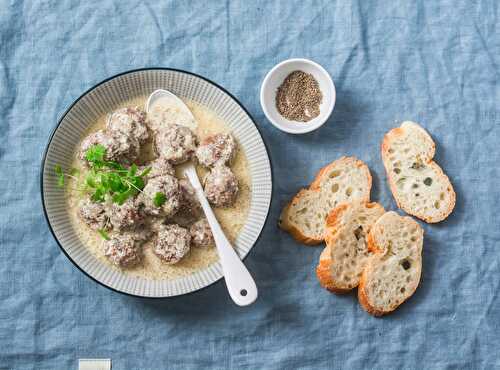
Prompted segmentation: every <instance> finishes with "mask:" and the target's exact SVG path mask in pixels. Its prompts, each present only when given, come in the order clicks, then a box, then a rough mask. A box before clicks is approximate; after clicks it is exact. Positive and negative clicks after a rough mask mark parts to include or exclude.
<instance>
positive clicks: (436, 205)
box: [381, 121, 456, 223]
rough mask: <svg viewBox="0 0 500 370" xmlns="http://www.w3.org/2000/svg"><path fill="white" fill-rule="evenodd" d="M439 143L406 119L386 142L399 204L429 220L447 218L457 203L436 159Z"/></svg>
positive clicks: (388, 168)
mask: <svg viewBox="0 0 500 370" xmlns="http://www.w3.org/2000/svg"><path fill="white" fill-rule="evenodd" d="M435 149H436V145H435V144H434V141H433V140H432V138H431V136H430V135H429V134H428V133H427V131H425V130H424V129H423V128H422V127H420V126H419V125H418V124H417V123H414V122H410V121H406V122H403V124H402V125H401V127H398V128H394V129H392V130H391V131H389V132H388V133H387V134H386V135H385V137H384V140H383V142H382V149H381V151H382V160H383V162H384V167H385V170H386V172H387V178H388V180H389V185H390V187H391V191H392V195H393V196H394V199H395V200H396V203H397V204H398V207H399V208H401V209H402V210H404V211H405V212H407V213H409V214H411V215H413V216H415V217H418V218H420V219H422V220H424V221H425V222H429V223H434V222H439V221H442V220H444V219H445V218H446V217H448V215H449V214H450V213H451V212H452V211H453V208H454V207H455V201H456V195H455V191H454V190H453V186H452V185H451V183H450V180H449V179H448V176H446V174H445V173H444V172H443V170H442V169H441V167H439V166H438V164H437V163H436V162H434V161H433V160H432V158H433V157H434V152H435Z"/></svg>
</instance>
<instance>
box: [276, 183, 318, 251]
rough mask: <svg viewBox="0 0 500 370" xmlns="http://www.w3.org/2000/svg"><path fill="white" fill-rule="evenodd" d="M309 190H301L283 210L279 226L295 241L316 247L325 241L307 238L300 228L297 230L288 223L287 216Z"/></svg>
mask: <svg viewBox="0 0 500 370" xmlns="http://www.w3.org/2000/svg"><path fill="white" fill-rule="evenodd" d="M307 191H308V189H301V190H300V191H299V192H298V193H297V194H296V195H295V196H294V197H293V198H292V200H291V201H290V202H289V203H288V204H287V205H286V206H285V207H284V208H283V211H282V212H281V215H280V218H279V221H278V226H279V227H280V228H281V229H282V230H284V231H287V232H288V233H289V234H290V235H291V236H292V237H293V238H294V239H295V240H297V241H298V242H301V243H302V244H305V245H307V246H315V245H318V244H320V243H322V242H323V239H315V238H310V237H308V236H305V235H304V234H303V233H302V232H301V231H300V230H299V229H298V228H296V227H295V226H294V225H291V224H290V223H289V222H287V219H288V217H287V216H286V214H287V212H288V210H289V209H290V206H291V205H292V204H294V203H297V202H298V201H299V199H300V197H302V196H304V192H307Z"/></svg>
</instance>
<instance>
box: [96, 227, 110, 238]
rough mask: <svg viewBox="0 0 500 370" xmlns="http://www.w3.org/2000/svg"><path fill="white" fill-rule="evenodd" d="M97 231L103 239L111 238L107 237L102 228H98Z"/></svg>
mask: <svg viewBox="0 0 500 370" xmlns="http://www.w3.org/2000/svg"><path fill="white" fill-rule="evenodd" d="M97 232H98V233H99V235H101V237H102V238H103V239H104V240H110V239H111V238H110V237H109V235H108V233H107V232H106V231H105V230H104V229H99V230H97Z"/></svg>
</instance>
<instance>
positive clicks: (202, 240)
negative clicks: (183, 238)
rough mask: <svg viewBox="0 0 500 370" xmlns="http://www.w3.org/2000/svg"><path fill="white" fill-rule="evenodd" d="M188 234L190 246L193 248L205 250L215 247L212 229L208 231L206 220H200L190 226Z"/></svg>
mask: <svg viewBox="0 0 500 370" xmlns="http://www.w3.org/2000/svg"><path fill="white" fill-rule="evenodd" d="M189 233H190V234H191V244H192V245H194V246H195V247H202V248H206V247H211V246H214V245H215V240H214V236H213V234H212V229H210V225H209V224H208V221H207V219H206V218H202V219H201V220H198V221H196V222H195V223H194V224H192V225H191V227H190V228H189Z"/></svg>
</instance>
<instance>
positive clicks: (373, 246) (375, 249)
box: [358, 212, 424, 317]
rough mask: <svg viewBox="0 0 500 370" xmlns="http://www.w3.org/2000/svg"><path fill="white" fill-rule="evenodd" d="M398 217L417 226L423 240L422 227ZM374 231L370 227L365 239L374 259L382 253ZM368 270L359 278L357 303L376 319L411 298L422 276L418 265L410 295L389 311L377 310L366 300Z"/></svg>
mask: <svg viewBox="0 0 500 370" xmlns="http://www.w3.org/2000/svg"><path fill="white" fill-rule="evenodd" d="M390 213H395V212H390ZM399 217H401V218H402V220H403V222H404V223H407V224H412V225H413V226H417V227H418V229H419V230H420V232H421V233H422V238H423V234H424V231H423V229H422V227H421V226H420V225H419V224H418V223H417V222H416V221H415V220H413V219H412V218H411V217H408V216H406V217H402V216H399ZM374 229H375V225H374V226H373V227H372V229H371V230H370V232H369V233H368V237H367V243H368V249H369V250H370V251H371V252H372V253H374V256H373V257H375V256H376V255H380V254H383V253H384V252H383V249H382V247H381V246H379V245H377V243H376V241H375V237H374V233H373V231H374ZM368 268H369V266H367V267H366V268H365V269H364V270H363V273H362V274H361V278H360V281H359V286H358V301H359V303H360V305H361V307H363V309H364V310H365V311H366V312H368V313H369V314H371V315H373V316H376V317H380V316H383V315H387V314H389V313H391V312H393V311H394V310H396V308H398V307H399V306H401V305H402V304H403V303H404V302H406V301H407V300H408V299H409V298H410V297H411V296H413V294H414V293H415V291H416V289H417V288H418V285H419V282H420V278H421V276H422V265H420V270H419V277H418V281H417V282H416V285H415V287H414V289H413V290H412V292H411V294H410V295H408V296H407V297H406V298H405V299H404V300H403V301H402V302H401V303H399V304H398V305H396V306H394V307H392V308H391V309H389V310H381V309H378V308H376V307H374V306H373V305H372V304H371V303H370V300H369V298H368V294H367V293H366V285H367V280H368Z"/></svg>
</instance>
